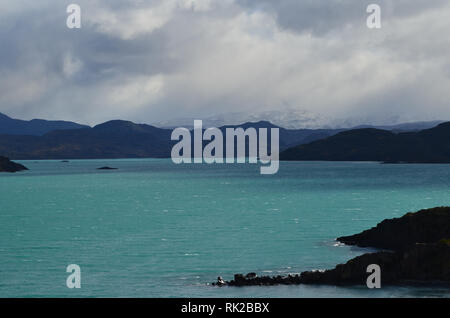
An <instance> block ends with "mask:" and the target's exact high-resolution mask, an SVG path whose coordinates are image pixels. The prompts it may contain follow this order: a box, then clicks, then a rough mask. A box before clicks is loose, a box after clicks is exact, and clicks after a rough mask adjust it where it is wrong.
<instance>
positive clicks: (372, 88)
mask: <svg viewBox="0 0 450 318" xmlns="http://www.w3.org/2000/svg"><path fill="white" fill-rule="evenodd" d="M73 2H74V3H77V4H79V5H80V6H81V8H82V28H81V29H68V28H67V27H66V18H67V13H66V6H67V5H68V4H70V3H71V2H69V1H60V0H53V1H50V0H39V1H36V0H30V1H25V0H8V1H5V0H0V43H1V49H0V74H1V77H0V112H4V113H6V114H8V115H10V116H13V117H18V118H24V119H31V118H35V117H39V118H47V119H67V120H74V121H78V122H81V123H88V124H96V123H99V122H102V121H106V120H110V119H116V118H121V119H129V120H133V121H136V122H147V123H151V122H156V121H161V120H164V119H170V118H175V117H195V116H200V114H202V115H204V116H211V115H214V114H218V113H226V112H234V111H246V112H255V111H260V110H276V109H283V108H285V107H290V108H296V109H304V110H309V111H312V112H315V113H322V114H325V115H326V116H338V117H345V116H362V117H369V118H373V119H374V121H375V120H379V119H380V118H381V119H382V118H385V117H386V116H399V118H400V121H412V120H433V119H450V105H449V100H450V89H449V88H450V59H449V56H450V37H449V36H448V35H449V33H450V19H449V17H450V2H449V1H444V0H442V1H441V0H433V1H429V0H383V1H381V0H380V1H375V0H372V1H362V0H353V1H350V0H326V1H325V0H324V1H321V0H304V1H303V0H297V1H295V0H281V1H273V0H152V1H140V0H128V1H124V0H121V1H118V0H108V1H107V0H104V1H99V0H85V1H81V0H78V1H73ZM369 3H378V4H379V5H380V6H381V8H382V29H380V30H370V29H368V28H367V27H366V18H367V15H368V14H367V13H366V7H367V5H368V4H369Z"/></svg>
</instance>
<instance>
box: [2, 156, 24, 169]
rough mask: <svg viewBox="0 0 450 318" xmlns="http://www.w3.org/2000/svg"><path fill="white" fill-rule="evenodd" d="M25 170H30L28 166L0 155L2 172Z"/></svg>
mask: <svg viewBox="0 0 450 318" xmlns="http://www.w3.org/2000/svg"><path fill="white" fill-rule="evenodd" d="M23 170H28V168H27V167H25V166H23V165H21V164H20V163H16V162H13V161H11V160H9V158H6V157H2V156H0V172H18V171H23Z"/></svg>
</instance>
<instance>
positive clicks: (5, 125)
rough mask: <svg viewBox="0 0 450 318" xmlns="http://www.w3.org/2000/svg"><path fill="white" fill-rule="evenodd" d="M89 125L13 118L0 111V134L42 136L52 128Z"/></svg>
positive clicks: (77, 127)
mask: <svg viewBox="0 0 450 318" xmlns="http://www.w3.org/2000/svg"><path fill="white" fill-rule="evenodd" d="M88 127H89V126H85V125H80V124H77V123H73V122H70V121H49V120H43V119H33V120H30V121H26V120H20V119H13V118H10V117H8V116H6V115H5V114H2V113H0V134H7V135H33V136H42V135H44V134H46V133H48V132H50V131H52V130H63V129H81V128H88Z"/></svg>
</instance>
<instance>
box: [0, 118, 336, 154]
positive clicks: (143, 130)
mask: <svg viewBox="0 0 450 318" xmlns="http://www.w3.org/2000/svg"><path fill="white" fill-rule="evenodd" d="M236 127H242V128H244V129H247V128H249V127H254V128H269V129H270V128H279V127H277V126H275V125H273V124H271V123H270V122H258V123H245V124H243V125H237V126H223V127H221V128H220V129H221V130H222V131H225V129H226V128H236ZM340 131H342V130H332V129H328V130H327V129H317V130H311V129H298V130H289V129H284V128H280V149H282V150H284V149H288V148H289V147H292V146H295V145H299V144H304V143H308V142H311V141H314V140H318V139H322V138H325V137H328V136H331V135H334V134H336V133H338V132H340ZM171 134H172V130H171V129H164V128H157V127H154V126H150V125H146V124H135V123H132V122H130V121H123V120H113V121H108V122H106V123H103V124H100V125H97V126H95V127H93V128H91V127H87V128H79V129H64V130H54V131H51V132H48V133H46V134H44V135H42V136H31V135H7V134H1V135H0V154H2V155H4V156H7V157H9V158H11V159H102V158H168V157H170V153H171V149H172V146H173V145H174V143H175V142H173V141H171Z"/></svg>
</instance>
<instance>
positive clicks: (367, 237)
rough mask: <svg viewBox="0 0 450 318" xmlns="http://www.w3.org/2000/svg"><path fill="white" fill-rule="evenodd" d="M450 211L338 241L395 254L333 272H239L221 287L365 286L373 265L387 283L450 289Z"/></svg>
mask: <svg viewBox="0 0 450 318" xmlns="http://www.w3.org/2000/svg"><path fill="white" fill-rule="evenodd" d="M449 231H450V208H449V207H440V208H434V209H428V210H421V211H419V212H417V213H408V214H406V215H405V216H403V217H401V218H398V219H391V220H385V221H383V222H381V223H380V224H378V225H377V226H376V227H375V228H372V229H370V230H367V231H364V232H362V233H360V234H356V235H352V236H346V237H341V238H338V239H337V240H338V241H340V242H343V243H346V244H350V245H358V246H362V247H369V246H370V247H377V248H383V249H389V250H391V251H380V252H376V253H368V254H364V255H361V256H358V257H356V258H353V259H351V260H350V261H348V262H347V263H345V264H339V265H337V266H336V267H335V268H334V269H331V270H325V271H309V272H303V273H301V274H300V275H288V276H275V277H269V276H263V277H258V276H257V275H256V274H255V273H250V274H247V275H246V276H244V275H242V274H236V275H235V276H234V280H232V281H229V282H222V283H221V284H215V285H216V286H223V285H228V286H268V285H269V286H270V285H293V284H317V285H365V284H366V281H367V277H368V276H369V275H370V274H369V273H367V268H368V266H369V265H372V264H376V265H378V266H380V268H381V280H382V283H383V284H384V285H417V284H420V285H436V284H443V285H445V286H450V239H449V238H450V232H449Z"/></svg>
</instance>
